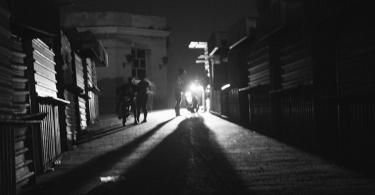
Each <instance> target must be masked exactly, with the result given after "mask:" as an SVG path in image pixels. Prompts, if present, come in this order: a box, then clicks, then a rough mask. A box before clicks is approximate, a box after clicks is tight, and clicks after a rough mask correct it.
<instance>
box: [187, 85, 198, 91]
mask: <svg viewBox="0 0 375 195" xmlns="http://www.w3.org/2000/svg"><path fill="white" fill-rule="evenodd" d="M189 90H190V91H195V90H197V86H196V85H195V84H194V83H193V84H191V85H190V87H189Z"/></svg>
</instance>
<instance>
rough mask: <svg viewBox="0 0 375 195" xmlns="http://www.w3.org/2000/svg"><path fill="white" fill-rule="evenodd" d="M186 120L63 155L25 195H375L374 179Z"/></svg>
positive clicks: (166, 114)
mask: <svg viewBox="0 0 375 195" xmlns="http://www.w3.org/2000/svg"><path fill="white" fill-rule="evenodd" d="M183 114H184V116H180V117H177V118H176V117H175V116H174V111H173V110H163V111H153V112H151V113H149V117H148V122H147V123H140V124H138V125H129V126H126V127H121V130H118V131H115V132H113V133H111V134H107V135H105V136H100V137H97V138H96V139H92V140H90V141H86V142H84V143H82V144H80V145H78V146H77V149H76V150H74V151H69V152H66V153H64V155H63V157H62V159H61V164H60V165H56V166H55V167H54V169H55V170H54V171H52V172H48V173H46V174H44V175H42V176H40V177H38V185H37V187H36V188H34V189H33V190H31V191H28V192H25V193H29V194H32V193H34V194H56V195H58V194H61V195H62V194H64V195H66V194H70V195H72V194H77V195H82V194H89V195H104V194H105V195H110V194H288V195H290V194H374V193H375V178H374V177H370V176H365V175H363V174H361V173H360V172H356V171H353V170H349V169H346V168H344V167H340V166H338V165H337V164H335V163H334V162H332V161H329V160H325V159H322V158H320V157H318V156H315V155H313V154H309V153H306V152H304V151H302V150H299V149H297V148H294V147H292V146H290V145H288V144H285V143H282V142H279V141H277V140H275V139H272V138H269V137H266V136H264V135H261V134H258V133H256V132H254V131H252V130H249V129H247V128H244V127H242V126H239V125H237V124H235V123H231V122H230V121H227V120H224V119H222V118H220V117H217V116H215V115H212V114H209V113H199V116H192V115H190V114H187V113H186V112H184V113H183ZM142 116H143V115H141V121H142V119H143V118H142ZM113 117H114V116H113ZM106 120H108V119H106ZM110 120H111V123H116V121H117V120H115V119H113V118H112V119H110ZM130 121H132V120H130ZM102 123H104V122H103V121H102ZM118 124H120V121H119V120H118ZM113 125H114V126H116V125H117V124H113ZM104 126H105V125H103V127H104ZM116 127H117V128H118V126H116ZM96 130H97V129H96ZM97 131H99V130H97ZM108 176H112V177H108ZM101 179H102V180H101ZM106 179H107V180H110V181H106Z"/></svg>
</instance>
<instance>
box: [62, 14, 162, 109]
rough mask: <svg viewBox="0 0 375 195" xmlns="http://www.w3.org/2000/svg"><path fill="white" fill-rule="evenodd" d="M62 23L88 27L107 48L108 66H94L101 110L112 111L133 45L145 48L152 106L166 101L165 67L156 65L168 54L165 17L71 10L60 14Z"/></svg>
mask: <svg viewBox="0 0 375 195" xmlns="http://www.w3.org/2000/svg"><path fill="white" fill-rule="evenodd" d="M62 24H63V26H66V27H72V26H74V27H77V29H78V30H79V31H82V32H83V31H87V30H89V31H91V32H92V33H94V35H95V37H96V39H98V40H101V42H102V43H103V46H104V47H105V48H106V50H107V53H108V64H109V65H108V67H97V76H98V87H99V89H100V90H101V92H102V94H101V95H100V96H99V102H100V104H99V105H100V109H99V110H100V113H101V114H106V113H114V111H115V106H116V104H115V102H116V88H117V87H119V86H121V85H122V84H123V83H124V79H125V78H127V77H129V76H131V75H132V71H131V69H132V67H131V64H130V63H129V62H128V61H127V58H126V56H127V55H130V54H131V49H132V48H135V49H145V50H146V56H147V68H146V72H147V77H148V79H149V80H150V81H151V82H152V83H154V84H155V86H156V91H155V93H154V105H155V106H154V107H156V108H159V107H160V105H167V69H166V67H165V66H164V67H161V68H160V67H159V65H160V64H162V57H164V56H167V49H166V38H167V36H168V35H169V32H167V31H165V29H166V20H165V18H163V17H156V16H140V15H132V14H128V13H120V12H94V13H70V14H66V15H64V16H63V17H62ZM164 101H165V102H164Z"/></svg>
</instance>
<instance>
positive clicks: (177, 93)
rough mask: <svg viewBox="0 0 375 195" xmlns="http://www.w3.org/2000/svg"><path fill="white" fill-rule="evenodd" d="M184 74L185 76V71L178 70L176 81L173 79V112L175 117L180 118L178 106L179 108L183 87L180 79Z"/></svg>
mask: <svg viewBox="0 0 375 195" xmlns="http://www.w3.org/2000/svg"><path fill="white" fill-rule="evenodd" d="M184 74H186V71H185V70H184V69H183V68H179V69H178V73H177V76H176V79H175V84H174V94H175V98H176V104H175V106H174V110H175V112H176V117H177V116H180V106H181V99H182V91H183V85H184V80H183V79H182V78H181V77H182V75H184Z"/></svg>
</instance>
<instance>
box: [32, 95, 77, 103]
mask: <svg viewBox="0 0 375 195" xmlns="http://www.w3.org/2000/svg"><path fill="white" fill-rule="evenodd" d="M38 99H39V100H40V101H41V102H43V103H51V104H64V105H68V104H70V101H67V100H63V99H60V98H57V97H51V96H48V97H40V96H38Z"/></svg>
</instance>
